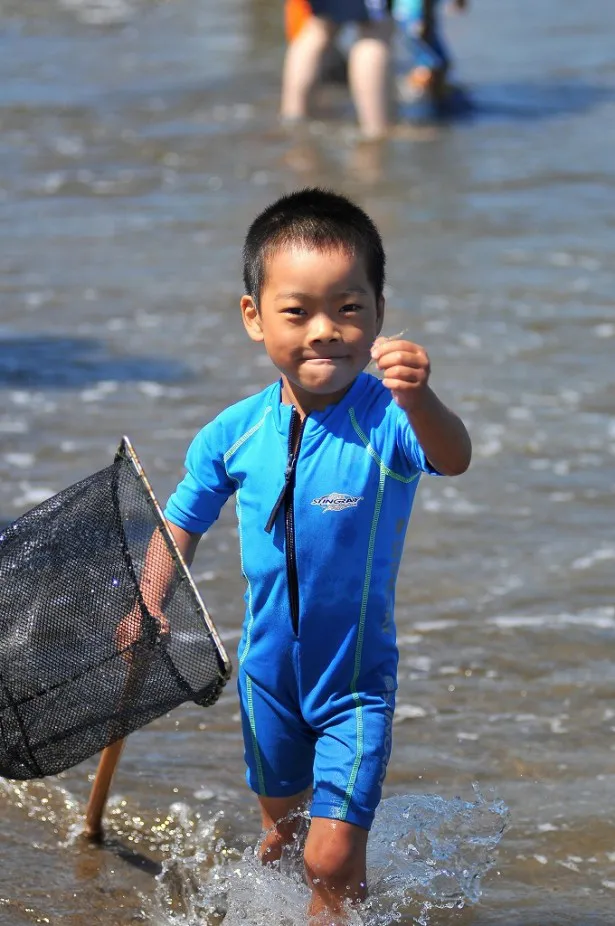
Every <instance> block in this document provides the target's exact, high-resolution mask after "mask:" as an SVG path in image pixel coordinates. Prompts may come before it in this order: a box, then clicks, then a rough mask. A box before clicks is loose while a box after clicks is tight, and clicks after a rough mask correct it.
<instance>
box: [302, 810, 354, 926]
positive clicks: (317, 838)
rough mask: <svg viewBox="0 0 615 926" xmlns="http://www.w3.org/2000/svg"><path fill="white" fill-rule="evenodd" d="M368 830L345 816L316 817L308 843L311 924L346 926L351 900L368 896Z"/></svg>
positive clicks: (312, 823)
mask: <svg viewBox="0 0 615 926" xmlns="http://www.w3.org/2000/svg"><path fill="white" fill-rule="evenodd" d="M367 837H368V832H367V830H365V829H363V828H362V827H360V826H355V825H354V824H353V823H345V822H344V821H342V820H329V819H326V818H324V817H313V818H312V822H311V824H310V831H309V833H308V837H307V840H306V843H305V850H304V861H305V872H306V875H307V878H308V881H309V883H310V886H311V888H312V900H311V903H310V908H309V916H310V926H319V924H321V923H322V924H325V923H326V926H333V924H335V926H344V924H345V923H346V922H347V917H346V914H345V909H346V905H347V903H348V901H351V902H356V901H360V900H365V897H366V895H367V884H366V879H367V875H366V853H367Z"/></svg>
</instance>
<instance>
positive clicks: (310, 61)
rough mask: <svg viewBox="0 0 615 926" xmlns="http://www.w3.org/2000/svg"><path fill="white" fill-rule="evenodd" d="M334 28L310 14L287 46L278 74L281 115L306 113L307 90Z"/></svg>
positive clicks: (300, 116)
mask: <svg viewBox="0 0 615 926" xmlns="http://www.w3.org/2000/svg"><path fill="white" fill-rule="evenodd" d="M336 32H337V26H336V25H335V23H332V22H329V21H328V20H326V19H323V18H322V17H320V16H312V17H311V18H310V19H308V21H307V22H306V24H305V25H304V26H303V28H302V30H301V32H300V33H299V35H298V36H297V37H296V38H295V39H293V41H292V42H291V43H290V45H289V46H288V49H287V51H286V58H285V60H284V70H283V74H282V102H281V105H280V115H281V116H282V118H283V119H288V120H299V119H305V118H306V116H307V115H308V104H309V98H310V93H311V91H312V89H313V88H314V86H315V84H316V81H317V80H318V76H319V74H320V66H321V63H322V59H323V55H324V53H325V51H326V50H327V48H328V46H329V44H330V43H331V42H332V41H333V38H334V36H335V33H336Z"/></svg>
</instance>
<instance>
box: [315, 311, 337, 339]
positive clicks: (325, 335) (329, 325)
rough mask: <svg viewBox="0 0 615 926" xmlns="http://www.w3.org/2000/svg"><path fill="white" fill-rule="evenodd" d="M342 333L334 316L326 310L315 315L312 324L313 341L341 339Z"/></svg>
mask: <svg viewBox="0 0 615 926" xmlns="http://www.w3.org/2000/svg"><path fill="white" fill-rule="evenodd" d="M339 339H340V333H339V331H338V329H337V325H336V324H335V322H334V321H333V319H332V318H330V317H329V315H327V314H326V313H324V312H321V313H319V314H318V315H315V316H314V318H313V319H312V324H311V325H310V340H311V341H339Z"/></svg>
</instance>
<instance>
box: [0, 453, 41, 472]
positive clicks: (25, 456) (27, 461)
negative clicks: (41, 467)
mask: <svg viewBox="0 0 615 926" xmlns="http://www.w3.org/2000/svg"><path fill="white" fill-rule="evenodd" d="M4 459H5V460H6V462H7V463H8V464H9V466H15V467H17V469H27V468H28V467H29V466H32V464H33V463H34V460H35V459H36V458H35V456H34V454H33V453H5V454H4Z"/></svg>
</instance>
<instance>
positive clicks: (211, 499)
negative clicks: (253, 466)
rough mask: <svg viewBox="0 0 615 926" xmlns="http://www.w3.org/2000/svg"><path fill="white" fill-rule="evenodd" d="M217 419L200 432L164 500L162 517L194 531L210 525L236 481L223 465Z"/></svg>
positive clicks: (202, 530)
mask: <svg viewBox="0 0 615 926" xmlns="http://www.w3.org/2000/svg"><path fill="white" fill-rule="evenodd" d="M221 430H222V429H221V426H220V423H219V420H218V419H216V420H214V421H212V422H211V423H210V424H208V425H206V426H205V427H204V428H203V430H202V431H199V433H198V434H197V436H196V437H195V438H194V440H193V441H192V443H191V444H190V447H189V448H188V453H187V454H186V475H185V476H184V478H183V479H182V481H181V482H180V483H179V485H178V486H177V488H176V489H175V491H174V492H173V494H172V495H171V497H170V498H169V500H168V502H167V506H166V508H165V510H164V516H165V518H167V519H168V520H169V521H171V523H172V524H176V525H177V527H181V528H183V529H184V530H185V531H189V532H190V533H193V534H203V533H205V531H206V530H207V529H208V528H209V527H211V525H212V524H213V523H214V521H216V520H217V518H218V515H219V514H220V511H221V509H222V506H223V505H224V503H225V501H226V500H227V498H228V497H229V496H230V495H232V494H233V492H234V491H235V488H236V486H235V483H234V482H233V481H232V479H231V478H230V477H229V475H228V474H227V472H226V467H225V465H224V442H223V438H222V434H221Z"/></svg>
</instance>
